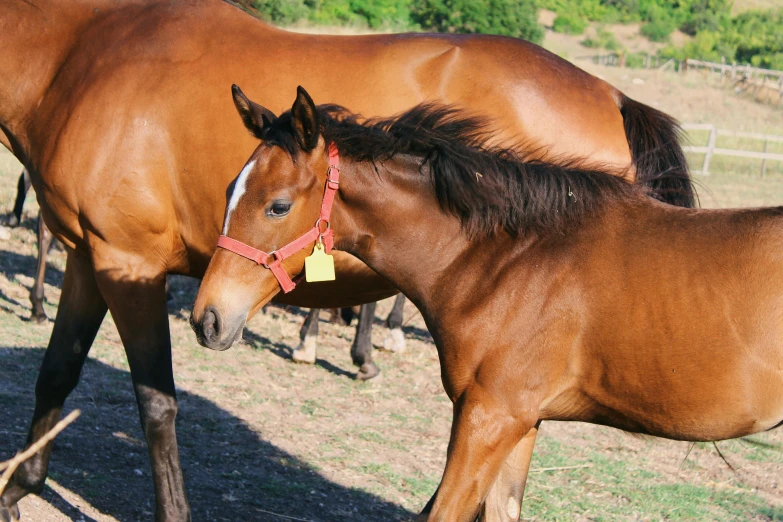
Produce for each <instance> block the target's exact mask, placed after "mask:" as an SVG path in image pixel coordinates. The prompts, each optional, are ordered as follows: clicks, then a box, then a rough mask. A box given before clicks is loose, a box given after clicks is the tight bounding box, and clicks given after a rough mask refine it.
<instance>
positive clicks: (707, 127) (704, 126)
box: [682, 123, 783, 176]
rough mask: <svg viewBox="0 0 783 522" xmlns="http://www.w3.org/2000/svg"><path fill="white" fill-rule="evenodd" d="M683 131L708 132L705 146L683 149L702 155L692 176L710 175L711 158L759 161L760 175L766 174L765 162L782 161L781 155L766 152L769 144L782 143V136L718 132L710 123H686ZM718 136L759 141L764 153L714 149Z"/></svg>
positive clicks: (689, 146)
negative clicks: (699, 163)
mask: <svg viewBox="0 0 783 522" xmlns="http://www.w3.org/2000/svg"><path fill="white" fill-rule="evenodd" d="M682 128H683V129H684V130H698V131H709V133H710V134H709V138H708V139H707V145H706V146H704V147H702V146H692V145H686V146H684V147H683V149H684V150H685V152H693V153H696V154H704V162H703V163H702V167H701V170H694V171H693V173H694V174H703V175H709V173H710V161H712V157H713V156H734V157H739V158H751V159H760V160H761V175H762V176H765V175H766V174H767V161H783V154H780V153H777V152H767V149H768V146H769V144H770V143H783V136H775V135H773V134H759V133H755V132H737V131H729V130H719V129H717V128H715V125H712V124H711V123H686V124H684V125H683V126H682ZM718 136H731V137H735V138H745V139H752V140H759V141H763V142H764V151H763V152H757V151H749V150H737V149H724V148H720V147H716V146H715V144H716V142H717V141H718Z"/></svg>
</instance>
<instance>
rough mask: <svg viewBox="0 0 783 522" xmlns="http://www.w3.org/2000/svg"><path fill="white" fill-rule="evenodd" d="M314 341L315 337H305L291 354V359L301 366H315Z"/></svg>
mask: <svg viewBox="0 0 783 522" xmlns="http://www.w3.org/2000/svg"><path fill="white" fill-rule="evenodd" d="M316 341H317V339H316V337H315V336H313V335H305V338H304V339H303V340H302V342H301V343H300V344H299V346H297V347H296V349H295V350H294V353H292V354H291V359H293V360H294V362H298V363H302V364H315V351H316Z"/></svg>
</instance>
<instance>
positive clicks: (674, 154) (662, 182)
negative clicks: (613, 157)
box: [618, 94, 696, 208]
mask: <svg viewBox="0 0 783 522" xmlns="http://www.w3.org/2000/svg"><path fill="white" fill-rule="evenodd" d="M618 105H619V106H620V113H621V114H622V115H623V126H624V127H625V137H626V138H627V139H628V146H629V147H630V149H631V161H633V164H634V166H635V167H636V179H637V180H638V181H639V182H641V183H643V184H645V185H647V186H648V187H650V188H651V189H652V191H653V194H654V196H655V197H656V198H658V199H660V200H661V201H664V202H666V203H669V204H671V205H676V206H678V207H687V208H693V207H695V206H696V192H695V191H694V189H693V180H692V179H691V175H690V172H689V171H688V163H687V161H686V160H685V153H684V152H683V150H682V146H681V145H680V140H681V138H682V134H683V132H682V128H681V127H680V125H679V123H677V120H675V119H674V118H672V117H671V116H669V115H668V114H665V113H663V112H661V111H659V110H657V109H653V108H652V107H650V106H648V105H645V104H643V103H639V102H638V101H636V100H632V99H631V98H628V97H627V96H625V95H623V94H621V95H620V101H619V103H618Z"/></svg>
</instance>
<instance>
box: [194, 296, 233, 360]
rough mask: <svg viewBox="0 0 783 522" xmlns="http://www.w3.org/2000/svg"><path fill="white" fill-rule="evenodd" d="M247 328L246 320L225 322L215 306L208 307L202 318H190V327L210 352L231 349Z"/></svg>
mask: <svg viewBox="0 0 783 522" xmlns="http://www.w3.org/2000/svg"><path fill="white" fill-rule="evenodd" d="M244 326H245V321H244V319H240V320H233V321H225V320H224V319H223V318H222V316H221V314H220V312H218V310H217V308H215V307H214V306H207V307H206V308H205V309H204V313H203V314H202V315H201V317H200V318H197V317H196V316H195V314H194V315H191V316H190V327H191V328H193V331H194V332H195V333H196V338H197V339H198V343H199V344H200V345H201V346H204V347H205V348H209V349H210V350H216V351H219V352H222V351H224V350H228V349H229V348H231V345H232V344H234V341H236V340H237V339H238V338H239V337H240V335H241V334H242V329H243V328H244Z"/></svg>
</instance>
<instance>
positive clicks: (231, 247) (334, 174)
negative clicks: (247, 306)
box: [217, 143, 340, 294]
mask: <svg viewBox="0 0 783 522" xmlns="http://www.w3.org/2000/svg"><path fill="white" fill-rule="evenodd" d="M339 187H340V156H339V154H338V152H337V147H336V146H335V144H334V143H331V144H329V168H328V170H327V171H326V187H325V188H324V198H323V200H322V201H321V215H320V216H319V217H318V219H317V220H316V222H315V226H314V227H313V228H311V229H310V230H308V231H307V232H305V233H304V234H302V235H301V236H299V237H298V238H297V239H294V240H293V241H291V242H290V243H288V244H287V245H285V246H284V247H282V248H278V249H277V250H275V251H274V252H270V253H268V254H267V253H266V252H264V251H262V250H258V249H257V248H253V247H251V246H250V245H246V244H244V243H242V242H241V241H237V240H236V239H231V238H230V237H228V236H225V235H221V236H220V237H219V238H218V242H217V246H218V247H220V248H224V249H226V250H228V251H229V252H233V253H235V254H239V255H240V256H242V257H246V258H247V259H250V260H251V261H255V263H256V264H259V265H261V266H263V267H264V268H268V269H269V270H271V271H272V274H273V275H274V276H275V278H276V279H277V282H278V283H279V284H280V288H282V289H283V292H285V293H286V294H287V293H288V292H290V291H291V290H293V289H294V288H295V287H296V283H294V282H293V281H292V280H291V278H290V277H289V276H288V273H287V272H286V271H285V269H284V268H283V260H284V259H286V258H288V257H291V256H292V255H293V254H296V253H297V252H299V251H300V250H302V249H303V248H305V247H306V246H307V245H309V244H310V243H312V242H313V241H321V242H323V245H324V249H325V250H326V253H329V252H330V251H331V250H332V247H333V246H334V234H333V233H332V228H331V226H330V224H329V218H330V217H331V214H332V203H334V196H335V194H336V193H337V189H338V188H339ZM322 224H326V229H325V230H323V231H322V230H321V225H322Z"/></svg>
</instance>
